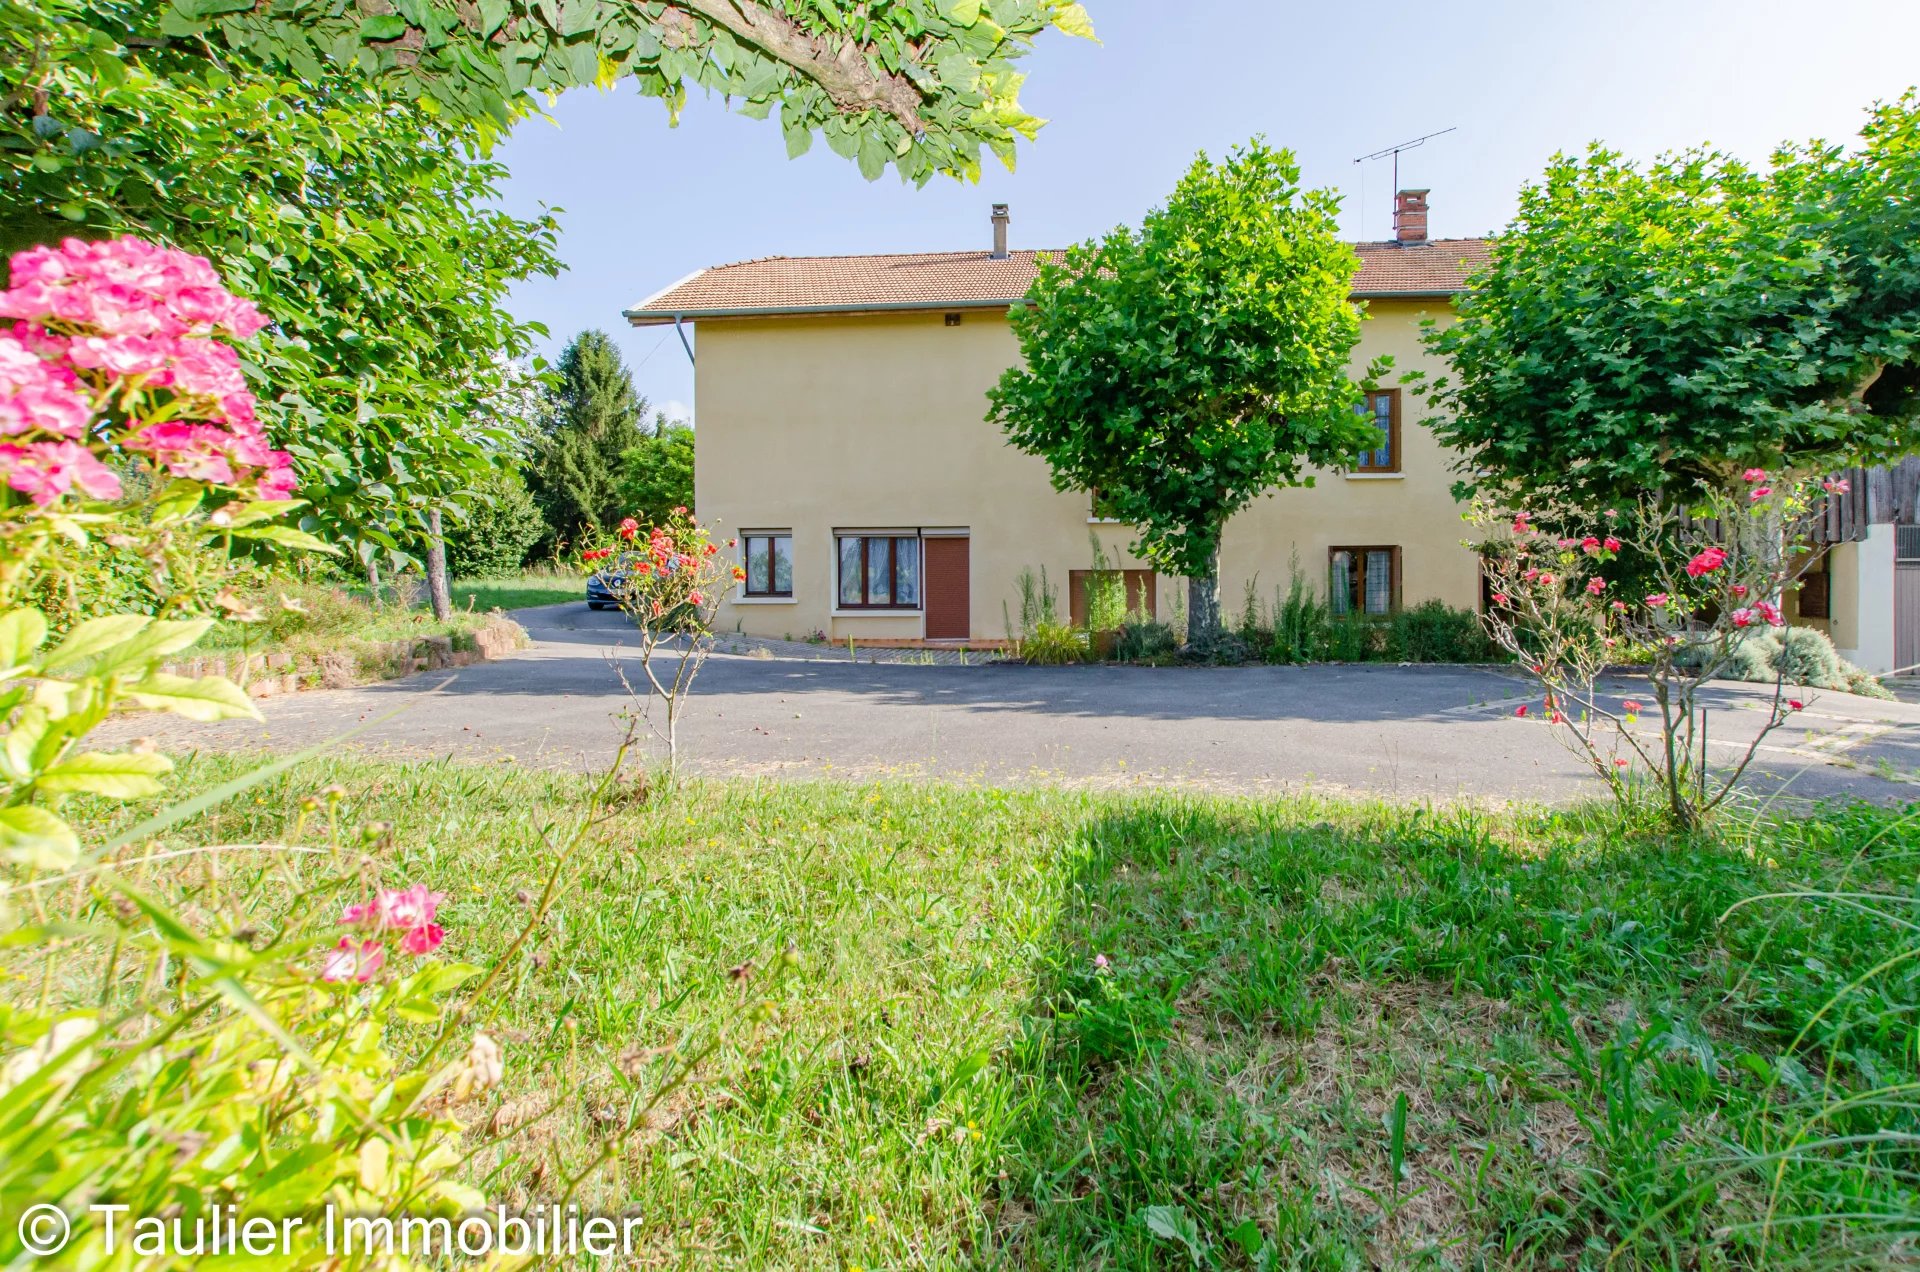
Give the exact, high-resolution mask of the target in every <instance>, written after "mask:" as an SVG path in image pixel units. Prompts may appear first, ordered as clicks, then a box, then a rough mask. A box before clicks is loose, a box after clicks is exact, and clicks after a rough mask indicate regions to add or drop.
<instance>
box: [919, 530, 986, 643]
mask: <svg viewBox="0 0 1920 1272" xmlns="http://www.w3.org/2000/svg"><path fill="white" fill-rule="evenodd" d="M971 544H972V541H971V540H969V539H968V538H967V537H966V536H965V535H940V536H938V537H935V538H930V539H923V540H921V555H922V559H923V561H924V562H925V567H926V578H925V579H923V580H922V583H923V585H924V586H925V588H926V592H927V599H926V605H927V639H928V640H966V639H967V638H968V637H969V636H971V635H972V634H973V632H972V624H973V617H972V611H973V598H972V591H971V587H970V581H969V574H970V569H971V567H970V564H969V557H970V553H969V551H968V549H969V548H970V547H971Z"/></svg>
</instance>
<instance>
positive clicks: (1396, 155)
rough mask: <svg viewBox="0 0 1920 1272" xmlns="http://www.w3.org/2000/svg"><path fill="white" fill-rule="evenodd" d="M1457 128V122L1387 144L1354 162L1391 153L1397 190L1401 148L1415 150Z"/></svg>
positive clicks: (1383, 156) (1394, 186)
mask: <svg viewBox="0 0 1920 1272" xmlns="http://www.w3.org/2000/svg"><path fill="white" fill-rule="evenodd" d="M1458 128H1459V125H1458V124H1456V125H1454V127H1452V128H1442V129H1441V130H1440V131H1439V132H1430V133H1428V134H1427V135H1426V136H1424V137H1415V138H1414V139H1413V140H1412V141H1403V142H1401V143H1400V144H1399V145H1397V146H1388V147H1387V148H1386V149H1385V150H1376V151H1374V152H1373V153H1372V154H1370V155H1361V156H1360V157H1359V158H1358V159H1355V160H1354V162H1355V163H1365V162H1366V161H1367V160H1369V159H1385V158H1386V157H1387V156H1388V155H1392V156H1393V188H1394V189H1396V190H1398V189H1399V188H1400V152H1401V151H1402V150H1417V149H1419V148H1420V147H1421V146H1424V145H1426V144H1427V143H1428V142H1429V141H1432V140H1433V139H1434V138H1435V137H1444V136H1446V135H1447V134H1448V133H1450V132H1454V131H1456V130H1457V129H1458Z"/></svg>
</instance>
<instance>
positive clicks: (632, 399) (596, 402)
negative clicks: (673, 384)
mask: <svg viewBox="0 0 1920 1272" xmlns="http://www.w3.org/2000/svg"><path fill="white" fill-rule="evenodd" d="M555 375H556V381H557V387H556V390H555V398H554V406H553V418H552V429H551V431H550V432H549V433H548V434H547V435H546V436H545V437H544V438H543V439H541V441H540V442H539V443H538V444H537V445H536V446H535V448H534V452H533V463H532V466H531V467H530V468H529V469H528V474H527V475H528V479H529V482H528V484H529V485H530V486H531V487H532V489H533V492H534V497H535V498H536V499H537V500H538V501H539V503H540V507H541V510H542V511H543V512H544V513H545V514H546V519H547V524H548V525H550V526H552V527H553V531H554V533H555V534H557V535H559V536H560V537H561V538H562V539H566V540H568V541H578V540H579V539H580V538H581V537H582V536H583V534H584V533H585V531H587V530H588V529H590V528H592V527H595V526H598V527H600V528H602V529H605V528H607V527H610V526H614V525H617V524H619V522H620V519H621V518H622V517H624V516H626V515H627V510H626V509H625V508H624V507H623V506H622V498H621V490H620V474H621V470H622V465H623V463H624V457H625V455H626V453H627V451H628V450H629V449H630V448H632V447H633V446H634V444H635V443H637V442H639V441H640V440H641V438H642V436H643V434H642V432H641V427H642V423H643V421H645V419H646V418H647V400H646V399H645V398H643V397H641V396H640V395H639V394H638V393H636V392H635V391H634V388H633V377H632V376H631V375H629V374H628V372H627V364H626V361H625V359H623V358H622V357H621V356H620V349H619V347H618V346H617V345H615V344H614V343H613V341H612V340H611V339H610V338H609V337H608V336H607V334H606V333H605V332H603V331H583V332H581V333H580V334H579V335H578V336H575V337H574V339H573V343H571V344H569V345H568V346H567V347H566V350H565V352H563V353H562V354H561V355H560V361H559V363H558V365H557V367H556V372H555Z"/></svg>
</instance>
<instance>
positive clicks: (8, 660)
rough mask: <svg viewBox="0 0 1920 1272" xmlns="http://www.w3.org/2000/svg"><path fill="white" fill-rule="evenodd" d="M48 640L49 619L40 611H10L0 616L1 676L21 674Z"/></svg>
mask: <svg viewBox="0 0 1920 1272" xmlns="http://www.w3.org/2000/svg"><path fill="white" fill-rule="evenodd" d="M46 639H47V619H46V615H44V614H42V613H41V612H40V611H39V610H37V609H17V610H10V611H8V612H7V613H6V614H5V615H4V616H0V676H6V675H17V674H19V671H20V670H21V669H23V668H24V667H25V665H26V664H27V663H28V662H30V661H31V660H32V659H33V655H34V651H35V650H37V649H39V648H40V646H41V645H43V644H45V643H46Z"/></svg>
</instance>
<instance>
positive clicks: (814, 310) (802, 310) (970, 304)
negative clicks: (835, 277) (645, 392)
mask: <svg viewBox="0 0 1920 1272" xmlns="http://www.w3.org/2000/svg"><path fill="white" fill-rule="evenodd" d="M1462 290H1464V289H1463V288H1457V287H1436V288H1431V289H1428V290H1423V291H1365V292H1354V293H1353V294H1352V296H1351V297H1349V299H1352V300H1450V299H1452V298H1453V297H1454V296H1457V295H1459V294H1460V292H1461V291H1462ZM1025 303H1026V297H1025V296H1016V297H1013V298H1012V299H1001V300H941V301H925V300H892V301H874V302H872V303H870V304H859V305H740V306H735V307H733V308H729V309H697V310H695V311H693V312H692V313H688V312H687V311H686V310H683V309H623V310H621V311H620V316H621V317H622V318H625V319H626V320H627V322H628V324H629V325H630V326H634V327H658V326H662V325H664V324H666V323H672V324H673V325H674V326H675V327H676V328H678V327H679V326H680V324H681V323H682V322H698V321H700V320H701V319H702V318H779V317H783V316H787V315H793V316H806V315H818V314H877V313H912V312H915V311H918V312H921V313H939V312H941V311H943V310H955V309H1011V308H1013V307H1014V306H1015V305H1023V304H1025ZM680 341H681V343H682V344H685V343H686V333H685V332H682V333H681V336H680ZM687 358H688V360H689V361H691V360H692V358H693V353H692V351H691V350H689V351H688V353H687Z"/></svg>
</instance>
